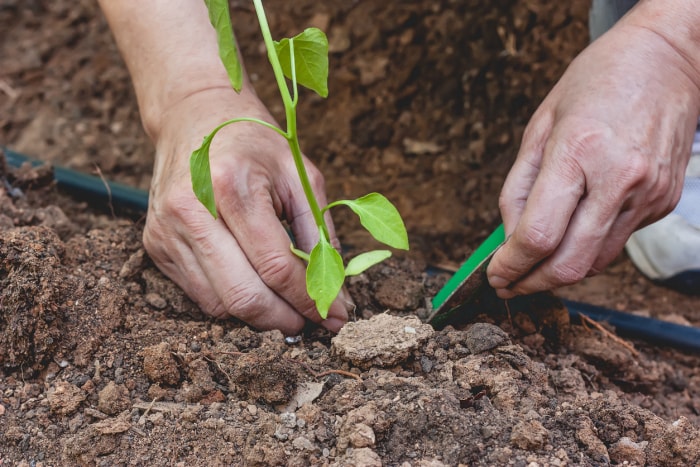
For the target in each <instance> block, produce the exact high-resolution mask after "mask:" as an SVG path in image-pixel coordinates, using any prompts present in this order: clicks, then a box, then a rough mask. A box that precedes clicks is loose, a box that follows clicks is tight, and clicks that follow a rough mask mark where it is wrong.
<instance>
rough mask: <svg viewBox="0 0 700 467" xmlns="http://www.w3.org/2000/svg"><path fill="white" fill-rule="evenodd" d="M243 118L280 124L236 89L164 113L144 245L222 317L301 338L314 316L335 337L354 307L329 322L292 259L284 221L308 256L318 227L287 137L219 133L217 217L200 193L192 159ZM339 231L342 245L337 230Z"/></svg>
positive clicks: (203, 95) (344, 304)
mask: <svg viewBox="0 0 700 467" xmlns="http://www.w3.org/2000/svg"><path fill="white" fill-rule="evenodd" d="M232 98H235V99H236V102H235V103H233V102H232V101H231V99H232ZM242 100H243V102H242ZM239 116H246V117H258V118H261V119H264V120H266V121H268V122H272V121H273V120H272V117H271V116H270V115H269V113H268V112H267V110H265V108H264V107H263V105H262V104H261V103H260V102H259V101H258V100H257V98H256V97H255V96H254V95H252V94H245V93H244V94H243V97H241V96H235V97H232V96H231V92H230V89H217V88H214V89H209V90H204V91H201V92H198V93H195V94H193V95H191V96H188V97H187V98H185V99H184V100H182V101H181V102H179V103H178V104H177V105H175V106H174V107H173V108H171V109H170V110H169V111H168V113H167V114H166V115H164V117H163V119H162V120H161V122H162V124H161V131H160V132H159V134H158V137H157V141H156V164H155V166H154V175H153V182H152V187H151V202H150V207H149V212H148V217H147V221H146V227H145V232H144V244H145V247H146V249H147V251H148V253H149V255H150V256H151V257H152V258H153V260H154V261H155V263H156V264H157V265H158V267H159V268H160V269H161V270H162V271H163V272H164V273H165V274H166V275H168V276H169V277H170V278H171V279H172V280H173V281H175V282H176V283H177V284H178V285H179V286H180V287H182V288H183V290H184V291H185V292H186V293H187V294H188V295H189V296H190V297H191V298H193V299H194V300H195V301H197V303H198V304H199V305H200V306H201V308H202V309H203V310H204V311H205V312H206V313H208V314H210V315H212V316H214V317H218V318H225V317H229V316H235V317H237V318H239V319H241V320H243V321H245V322H247V323H249V324H251V325H252V326H254V327H257V328H259V329H272V328H275V329H280V330H282V331H283V332H284V333H286V334H294V333H297V332H298V331H299V330H300V329H301V328H302V327H303V325H304V322H305V319H309V320H312V321H315V322H320V323H321V324H322V325H323V326H325V327H327V328H328V329H331V330H333V331H337V330H338V329H340V327H341V326H342V325H343V324H344V323H345V322H346V321H347V308H348V307H350V306H352V303H351V302H350V301H349V299H347V298H346V297H345V295H344V294H341V296H340V297H339V298H338V299H337V300H336V301H335V303H334V304H333V306H332V307H331V310H330V312H329V317H328V319H326V320H325V321H322V320H321V318H320V317H319V315H318V312H317V310H316V308H315V306H314V303H313V301H312V300H311V299H310V298H309V297H308V295H307V292H306V285H305V265H304V263H303V262H302V261H301V260H300V259H299V258H297V257H296V256H294V255H293V254H292V253H291V251H290V239H289V236H288V234H287V232H286V231H285V229H284V227H283V225H282V223H281V222H280V218H284V219H286V220H287V221H288V222H289V224H290V226H291V228H292V231H293V233H294V235H295V238H296V240H297V246H298V247H299V248H301V249H303V250H305V251H310V249H311V248H312V247H313V245H314V244H315V242H316V241H317V239H318V229H317V227H316V225H315V223H314V220H313V216H312V215H311V212H310V210H309V208H308V204H307V201H306V198H305V197H304V193H303V190H302V187H301V184H300V182H299V177H298V175H297V172H296V169H295V167H294V162H293V159H292V155H291V152H290V150H289V148H288V146H287V142H286V141H285V140H284V138H282V137H281V136H280V135H278V134H276V133H275V132H274V131H272V130H270V129H268V128H264V127H263V126H261V125H258V124H255V123H235V124H232V125H229V126H228V127H226V128H225V129H223V130H221V131H220V132H219V133H218V134H217V136H216V137H215V138H214V142H213V144H212V147H211V151H210V160H211V167H212V180H213V185H214V192H215V198H216V201H217V207H218V211H219V218H218V219H216V220H215V219H214V218H213V217H212V216H211V214H209V212H208V211H207V210H206V209H205V208H204V206H203V205H202V204H201V203H200V202H199V201H198V200H197V199H196V198H195V196H194V193H193V191H192V183H191V179H190V171H189V155H190V153H191V152H192V150H193V149H195V148H196V147H198V146H199V145H200V144H201V141H202V138H203V136H204V135H206V134H208V133H209V132H210V131H211V130H212V129H213V128H214V127H216V126H217V125H218V124H219V123H221V122H223V121H225V120H228V119H230V118H234V117H239ZM306 167H307V169H308V171H309V175H310V178H311V180H312V184H313V188H314V191H315V193H316V194H317V196H318V198H319V202H320V203H321V204H322V205H324V204H325V203H326V200H325V191H324V185H323V178H322V176H321V174H320V173H319V171H318V170H317V169H316V168H315V167H314V166H313V165H311V163H310V162H309V161H308V160H306ZM328 221H330V219H329V218H328V219H327V222H328ZM329 223H330V222H329ZM330 225H331V226H332V223H330ZM331 234H332V237H333V238H332V241H333V242H334V243H335V244H336V245H337V244H338V242H337V239H336V238H335V234H334V233H333V229H332V228H331Z"/></svg>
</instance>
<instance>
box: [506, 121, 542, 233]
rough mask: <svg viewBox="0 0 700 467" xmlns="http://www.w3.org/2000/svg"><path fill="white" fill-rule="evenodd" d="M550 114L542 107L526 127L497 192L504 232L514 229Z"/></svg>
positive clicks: (532, 180) (539, 160)
mask: <svg viewBox="0 0 700 467" xmlns="http://www.w3.org/2000/svg"><path fill="white" fill-rule="evenodd" d="M551 124H552V118H551V114H550V113H549V112H546V111H545V110H544V108H542V109H541V110H539V111H538V112H536V113H535V115H534V116H533V118H532V120H531V121H530V123H529V124H528V126H527V128H526V129H525V133H524V134H523V140H522V144H521V146H520V150H519V151H518V157H517V158H516V160H515V163H514V164H513V167H512V168H511V170H510V171H509V173H508V176H507V177H506V180H505V182H504V184H503V189H502V190H501V194H500V196H499V208H500V210H501V217H502V218H503V225H504V227H505V231H506V235H510V234H512V233H513V230H514V229H515V225H516V224H517V223H518V221H519V220H520V217H521V216H522V213H523V211H524V210H525V205H526V203H527V199H528V196H529V194H530V191H531V190H532V186H533V184H534V183H535V180H536V179H537V174H539V172H540V166H541V163H542V153H543V152H544V145H545V141H546V138H547V137H548V136H549V133H550V131H551Z"/></svg>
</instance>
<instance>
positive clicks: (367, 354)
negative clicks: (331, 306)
mask: <svg viewBox="0 0 700 467" xmlns="http://www.w3.org/2000/svg"><path fill="white" fill-rule="evenodd" d="M433 333H434V331H433V328H432V327H431V326H430V325H428V324H423V323H422V322H421V320H420V319H418V318H416V317H415V316H409V317H399V316H392V315H389V314H386V313H382V314H379V315H375V316H373V317H372V318H371V319H369V320H364V321H357V322H354V323H348V324H346V325H345V326H344V327H343V328H342V329H341V330H340V332H339V333H338V335H337V336H335V337H334V338H333V340H332V348H331V351H332V352H333V353H334V354H335V355H337V356H338V357H340V358H342V359H344V360H349V361H350V362H352V363H353V364H354V365H356V366H358V367H360V368H369V367H371V366H380V367H391V366H394V365H397V364H399V363H401V362H402V361H404V360H406V359H407V358H408V357H409V356H410V355H411V353H412V352H413V351H414V350H417V349H419V348H421V347H422V346H423V344H424V343H425V342H426V341H427V340H428V339H429V338H430V337H431V336H432V335H433Z"/></svg>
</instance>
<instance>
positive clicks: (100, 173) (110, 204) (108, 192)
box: [95, 165, 117, 217]
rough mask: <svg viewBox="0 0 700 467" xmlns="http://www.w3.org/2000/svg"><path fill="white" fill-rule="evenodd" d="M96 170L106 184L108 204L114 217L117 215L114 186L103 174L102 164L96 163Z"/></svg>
mask: <svg viewBox="0 0 700 467" xmlns="http://www.w3.org/2000/svg"><path fill="white" fill-rule="evenodd" d="M95 172H97V175H98V176H99V177H100V180H102V183H103V184H104V186H105V190H106V191H107V204H108V205H109V210H110V211H111V212H112V217H117V216H116V214H114V206H113V205H112V188H111V187H110V186H109V182H107V179H106V178H105V177H104V175H102V170H100V166H98V165H95Z"/></svg>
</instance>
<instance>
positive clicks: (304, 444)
mask: <svg viewBox="0 0 700 467" xmlns="http://www.w3.org/2000/svg"><path fill="white" fill-rule="evenodd" d="M292 446H294V448H295V449H298V450H300V451H315V450H316V449H317V447H316V445H315V444H314V443H312V442H311V441H310V440H309V439H308V438H306V437H304V436H299V437H298V438H296V439H295V440H294V441H292Z"/></svg>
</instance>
